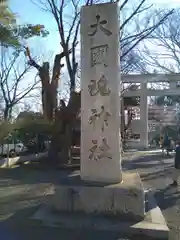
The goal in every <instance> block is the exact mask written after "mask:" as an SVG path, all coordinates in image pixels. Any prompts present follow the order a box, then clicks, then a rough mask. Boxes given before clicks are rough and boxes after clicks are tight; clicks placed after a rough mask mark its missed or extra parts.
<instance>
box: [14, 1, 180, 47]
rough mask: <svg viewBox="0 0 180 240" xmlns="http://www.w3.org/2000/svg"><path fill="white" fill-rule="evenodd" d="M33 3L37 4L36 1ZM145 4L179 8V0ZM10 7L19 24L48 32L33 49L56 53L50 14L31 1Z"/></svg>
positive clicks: (53, 23)
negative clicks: (30, 24) (37, 47)
mask: <svg viewBox="0 0 180 240" xmlns="http://www.w3.org/2000/svg"><path fill="white" fill-rule="evenodd" d="M59 1H60V0H59ZM35 2H38V0H37V1H35ZM147 2H151V3H153V4H154V5H156V6H157V7H165V8H168V7H171V8H172V7H180V0H171V1H169V0H147ZM169 2H170V3H171V4H169ZM10 7H11V9H12V10H13V11H14V12H15V13H17V16H18V21H19V23H32V24H43V25H45V27H46V29H47V30H49V31H50V35H49V36H48V38H46V39H33V40H31V42H32V43H33V45H34V47H35V45H37V43H39V42H41V44H42V45H43V46H44V47H45V48H46V49H47V50H50V51H53V52H58V50H59V49H58V50H57V48H58V47H59V35H58V32H57V28H56V23H55V21H54V20H53V18H52V16H51V14H50V13H48V12H44V11H42V10H40V8H39V7H38V6H37V5H35V4H33V3H32V1H31V0H25V1H21V0H10Z"/></svg>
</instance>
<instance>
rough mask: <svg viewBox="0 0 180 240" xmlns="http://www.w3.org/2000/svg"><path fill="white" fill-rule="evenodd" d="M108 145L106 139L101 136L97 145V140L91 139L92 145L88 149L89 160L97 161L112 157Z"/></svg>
mask: <svg viewBox="0 0 180 240" xmlns="http://www.w3.org/2000/svg"><path fill="white" fill-rule="evenodd" d="M110 150H111V148H110V146H109V145H108V143H107V139H106V138H103V139H102V143H101V145H100V146H98V141H97V140H92V147H91V148H90V149H89V152H90V154H89V160H94V161H98V160H100V159H103V158H108V159H112V154H111V153H110Z"/></svg>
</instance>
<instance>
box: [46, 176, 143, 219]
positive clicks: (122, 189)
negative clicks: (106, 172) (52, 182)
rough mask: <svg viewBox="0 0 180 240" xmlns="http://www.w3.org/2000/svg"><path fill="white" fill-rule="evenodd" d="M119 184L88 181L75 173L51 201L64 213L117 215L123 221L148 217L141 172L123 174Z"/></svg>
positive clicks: (51, 203)
mask: <svg viewBox="0 0 180 240" xmlns="http://www.w3.org/2000/svg"><path fill="white" fill-rule="evenodd" d="M122 176H123V181H122V183H119V184H112V185H102V184H101V185H98V184H97V183H95V182H94V183H93V182H91V184H90V183H89V184H87V182H84V181H82V180H80V178H79V179H78V176H74V177H72V179H71V177H70V178H69V182H68V179H66V185H59V186H56V187H55V194H54V196H53V198H52V201H51V202H50V203H49V204H50V205H51V206H53V208H54V209H55V210H56V211H57V210H59V211H60V212H66V213H76V214H78V213H82V214H90V215H91V214H92V215H102V216H105V215H108V216H113V217H114V216H117V217H118V218H121V219H123V220H141V219H143V218H144V216H145V201H144V199H145V197H144V189H143V186H142V182H141V179H140V177H139V175H138V174H137V173H123V175H122Z"/></svg>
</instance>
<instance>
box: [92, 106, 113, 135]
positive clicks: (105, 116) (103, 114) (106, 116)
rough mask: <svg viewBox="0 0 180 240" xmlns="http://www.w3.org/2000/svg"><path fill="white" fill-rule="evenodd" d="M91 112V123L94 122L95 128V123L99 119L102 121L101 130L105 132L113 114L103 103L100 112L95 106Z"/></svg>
mask: <svg viewBox="0 0 180 240" xmlns="http://www.w3.org/2000/svg"><path fill="white" fill-rule="evenodd" d="M91 114H92V115H91V116H90V117H89V123H90V124H92V125H93V127H94V129H95V123H96V121H98V120H99V121H100V122H101V131H102V132H104V128H105V127H107V126H108V120H109V117H110V116H111V114H110V113H109V112H108V111H107V110H105V107H104V106H103V105H102V106H101V110H100V112H99V113H98V112H97V110H96V109H95V108H92V109H91Z"/></svg>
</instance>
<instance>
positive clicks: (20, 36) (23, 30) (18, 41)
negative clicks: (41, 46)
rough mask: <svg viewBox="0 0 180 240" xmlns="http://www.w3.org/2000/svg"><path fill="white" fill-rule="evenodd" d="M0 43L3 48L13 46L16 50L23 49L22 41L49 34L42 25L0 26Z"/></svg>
mask: <svg viewBox="0 0 180 240" xmlns="http://www.w3.org/2000/svg"><path fill="white" fill-rule="evenodd" d="M0 33H1V34H0V41H1V44H3V45H4V46H6V47H8V46H14V47H17V48H21V47H24V46H23V44H22V41H23V40H26V39H29V38H31V37H35V36H40V37H46V36H47V35H48V34H49V32H48V31H47V30H46V29H45V27H44V26H43V25H39V24H37V25H32V24H27V25H22V26H16V25H13V26H12V25H9V26H3V25H0Z"/></svg>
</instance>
